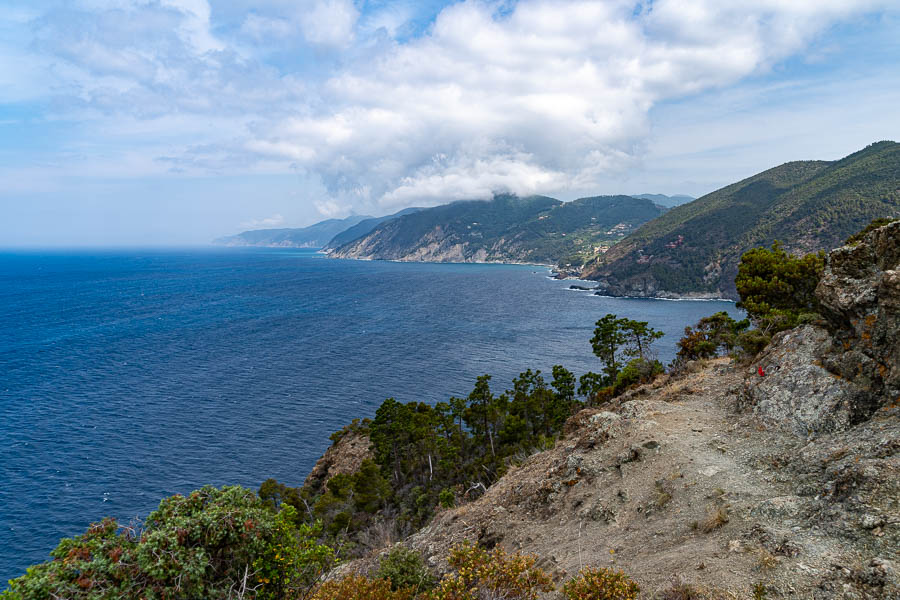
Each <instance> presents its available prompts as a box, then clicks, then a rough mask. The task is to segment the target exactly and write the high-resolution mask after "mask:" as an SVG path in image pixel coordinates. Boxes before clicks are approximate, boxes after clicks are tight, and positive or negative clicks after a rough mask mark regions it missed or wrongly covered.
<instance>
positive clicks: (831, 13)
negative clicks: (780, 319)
mask: <svg viewBox="0 0 900 600" xmlns="http://www.w3.org/2000/svg"><path fill="white" fill-rule="evenodd" d="M365 5H366V3H358V4H354V3H353V2H352V1H351V0H304V1H300V2H297V1H292V0H266V1H255V2H252V3H251V2H249V1H245V0H235V1H234V2H220V1H213V3H212V9H211V8H210V3H209V2H207V1H206V0H159V1H153V2H151V1H149V0H147V1H145V0H104V1H101V0H91V1H88V0H82V1H81V2H80V3H78V4H77V5H74V6H75V8H69V9H65V10H62V9H60V10H56V11H51V12H48V13H47V14H45V15H44V16H43V17H41V18H38V19H36V20H34V21H32V24H33V26H34V30H35V31H36V36H35V40H34V44H33V45H34V47H35V48H37V49H38V50H39V51H40V57H39V58H40V60H39V62H40V64H42V65H52V67H51V66H47V67H46V68H47V69H52V73H53V76H54V78H55V81H54V84H55V85H53V86H52V97H53V98H54V100H56V102H55V103H54V106H56V107H59V106H62V107H63V108H61V109H59V108H58V109H56V110H58V111H59V112H60V113H61V114H62V115H63V116H68V117H70V118H79V119H83V120H85V121H86V122H90V123H91V130H92V131H102V132H103V133H104V135H105V138H104V139H105V140H106V141H107V142H109V141H110V140H113V141H114V142H115V143H114V144H113V146H114V147H118V146H121V145H125V144H129V145H130V147H131V148H132V149H134V148H138V149H137V150H133V152H140V151H145V152H146V153H148V155H147V156H145V157H144V160H138V159H137V158H135V157H134V156H132V155H131V154H129V155H128V156H129V162H128V163H127V164H128V165H138V167H135V168H146V169H150V170H154V169H155V170H157V171H158V170H163V171H165V170H166V169H172V170H175V171H178V172H188V173H191V172H194V173H207V172H215V173H219V172H229V173H231V172H235V171H238V172H253V170H254V169H266V170H269V171H278V169H281V172H290V170H291V169H292V168H297V169H299V170H300V171H303V172H304V173H306V174H312V175H314V176H317V177H318V178H320V179H321V181H322V183H323V184H324V186H325V187H326V189H327V192H328V197H327V198H324V199H318V200H316V201H315V202H313V203H314V204H315V205H316V206H317V207H318V209H319V210H320V212H322V213H323V214H327V215H337V214H341V213H347V212H349V211H350V210H352V209H355V210H357V211H360V212H363V211H368V210H377V209H378V208H383V209H388V208H395V207H398V206H402V205H411V204H418V205H421V204H427V203H437V202H442V201H446V200H448V199H455V198H465V197H476V196H482V197H483V196H487V195H489V194H490V193H491V192H493V191H515V192H520V193H548V194H553V193H560V194H568V195H571V194H575V193H579V192H589V193H597V192H602V191H603V189H600V188H599V186H600V185H601V183H603V182H606V181H609V179H610V178H611V177H616V176H618V175H619V174H621V173H624V172H627V171H628V170H629V169H632V168H634V166H635V165H637V164H639V163H640V160H641V158H642V156H644V155H645V150H646V145H647V141H648V140H649V139H652V138H651V134H652V126H651V118H650V115H651V111H652V110H653V109H654V107H658V106H660V105H661V104H664V103H666V102H670V101H673V100H678V99H684V98H689V97H691V96H692V95H694V94H698V93H702V92H709V91H715V90H721V89H726V88H728V86H732V85H734V84H735V83H736V82H739V81H741V80H743V79H745V78H747V77H748V76H753V75H759V74H764V73H767V72H769V71H770V70H772V69H773V68H776V67H777V65H778V64H779V63H780V62H781V61H783V60H785V59H786V58H789V57H791V56H793V55H795V54H797V53H801V52H803V51H804V50H805V49H806V48H808V47H809V45H810V43H811V42H812V41H813V40H815V39H816V36H818V35H819V34H821V33H822V32H824V31H826V30H827V29H828V28H829V27H831V26H832V25H834V24H835V23H837V22H839V21H841V20H845V19H851V18H854V17H855V16H856V15H860V14H863V13H865V12H866V11H873V10H881V9H882V8H883V7H888V8H890V5H891V3H890V2H887V1H881V2H879V1H876V0H864V1H852V0H815V1H814V0H795V1H788V0H752V1H751V0H734V1H733V2H721V1H720V0H691V1H688V0H656V1H655V2H652V3H649V2H648V3H646V4H645V8H643V9H641V10H639V11H637V12H636V9H635V6H636V4H635V2H634V0H608V1H603V2H599V1H579V0H552V1H551V0H520V1H519V2H517V3H508V2H494V1H488V0H467V1H464V2H461V3H455V4H451V5H449V6H448V7H446V8H445V9H444V10H443V11H442V12H441V13H440V14H439V15H438V17H437V18H436V20H435V22H434V23H433V25H432V26H431V27H430V28H429V29H428V30H427V31H426V32H425V33H424V34H422V35H420V36H419V37H414V38H412V39H410V40H408V41H403V42H398V41H396V40H392V39H390V38H389V37H388V36H390V35H395V34H396V32H397V31H399V30H401V29H403V27H404V20H405V19H409V18H411V17H410V16H409V15H411V14H412V11H411V10H409V7H408V6H406V5H405V4H402V3H401V4H400V5H397V6H395V7H393V8H385V7H383V6H382V5H381V4H379V5H378V10H376V11H374V12H372V11H368V12H367V11H363V14H361V13H360V9H359V8H358V7H362V6H365ZM251 8H252V11H251ZM223 15H224V16H223ZM225 17H227V18H228V19H230V21H229V23H231V28H230V29H229V27H225V26H222V23H221V22H217V18H219V19H223V18H225ZM229 36H230V37H229ZM286 49H289V50H290V51H286ZM276 50H277V52H276ZM270 53H271V54H278V55H279V56H280V57H281V58H279V59H277V61H276V60H275V59H272V60H271V61H270V60H269V56H270ZM286 54H287V55H288V56H287V58H285V57H284V55H286ZM36 61H37V59H36ZM3 62H4V61H3V60H2V56H0V64H3ZM3 82H4V81H3V77H2V76H0V93H3V85H2V84H3ZM32 87H33V86H32ZM60 99H62V101H60ZM72 115H76V116H77V117H72ZM142 122H144V123H152V124H153V126H152V127H149V128H141V127H140V126H139V124H140V123H142ZM685 135H690V133H686V134H685ZM148 137H152V138H153V140H152V143H148V142H147V138H148ZM81 142H84V141H83V140H81ZM87 146H89V144H85V143H82V144H81V145H80V146H79V148H78V149H77V151H78V152H79V153H81V155H83V156H85V157H86V158H85V161H90V160H91V159H96V158H97V156H98V154H96V153H95V154H91V151H90V149H89V148H87ZM66 150H67V151H69V152H72V151H73V150H72V149H71V148H67V149H66ZM113 154H115V150H109V149H106V150H105V151H104V154H103V157H104V158H108V157H109V156H110V155H113ZM106 164H107V165H108V167H106V168H108V169H114V168H115V162H114V161H113V162H108V163H106ZM641 191H645V190H641ZM310 202H312V201H310Z"/></svg>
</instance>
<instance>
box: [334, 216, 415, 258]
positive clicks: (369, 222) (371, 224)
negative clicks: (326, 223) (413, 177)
mask: <svg viewBox="0 0 900 600" xmlns="http://www.w3.org/2000/svg"><path fill="white" fill-rule="evenodd" d="M420 210H422V209H421V208H417V207H411V208H404V209H403V210H401V211H400V212H396V213H394V214H391V215H385V216H383V217H372V218H370V219H364V220H362V221H360V222H359V223H357V224H356V225H354V226H352V227H348V228H347V229H345V230H344V231H342V232H340V233H338V234H337V235H335V236H334V237H333V238H331V240H330V241H329V242H328V243H327V244H325V246H324V247H323V248H322V249H323V250H325V251H326V252H327V251H329V250H334V249H335V248H339V247H341V246H343V245H344V244H346V243H348V242H352V241H353V240H355V239H357V238H361V237H362V236H364V235H366V234H367V233H369V232H370V231H372V230H373V229H375V228H376V227H377V226H378V225H380V224H382V223H384V222H385V221H390V220H391V219H396V218H397V217H402V216H403V215H409V214H412V213H414V212H419V211H420Z"/></svg>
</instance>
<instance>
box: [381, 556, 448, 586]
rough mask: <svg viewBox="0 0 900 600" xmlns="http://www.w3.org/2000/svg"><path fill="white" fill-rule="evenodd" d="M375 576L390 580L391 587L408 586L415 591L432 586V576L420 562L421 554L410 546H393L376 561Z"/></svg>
mask: <svg viewBox="0 0 900 600" xmlns="http://www.w3.org/2000/svg"><path fill="white" fill-rule="evenodd" d="M376 577H378V578H379V579H387V580H388V581H390V582H391V589H393V590H398V589H400V588H410V589H413V590H416V591H424V590H430V589H431V588H433V587H434V583H435V582H434V577H433V576H432V574H431V571H429V570H428V568H427V567H426V566H425V563H424V562H422V556H421V555H420V554H419V553H418V552H416V551H415V550H412V549H410V548H405V547H403V546H394V547H393V548H392V549H391V550H390V552H388V553H387V554H386V555H385V556H383V557H382V558H381V560H380V561H379V563H378V571H376Z"/></svg>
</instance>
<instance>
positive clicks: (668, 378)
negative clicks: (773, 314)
mask: <svg viewBox="0 0 900 600" xmlns="http://www.w3.org/2000/svg"><path fill="white" fill-rule="evenodd" d="M898 269H900V223H893V224H891V225H888V226H886V227H882V228H880V229H877V230H875V231H873V232H871V233H869V234H868V235H867V236H866V237H865V238H864V239H863V240H862V241H860V242H858V243H856V244H854V245H852V246H845V247H842V248H839V249H837V250H834V251H833V252H831V253H830V254H829V255H828V257H827V261H826V267H825V273H824V275H823V277H822V279H821V281H820V283H819V285H818V288H817V289H816V295H817V297H818V299H819V301H820V303H821V305H822V307H823V313H824V319H823V320H821V321H820V322H819V323H817V324H809V325H804V326H802V327H799V328H796V329H793V330H789V331H785V332H782V333H780V334H778V335H777V336H776V337H775V338H774V339H773V341H772V343H771V344H770V345H769V346H768V348H766V349H765V350H764V351H763V352H762V353H761V354H759V355H758V356H757V357H756V358H755V359H754V360H753V361H752V362H744V363H739V362H734V361H732V360H731V359H729V358H719V359H714V360H709V361H702V362H694V363H690V364H688V366H687V367H686V368H685V369H684V370H683V372H682V373H681V374H679V375H677V376H672V375H664V376H662V377H660V378H657V379H656V380H655V381H654V382H653V383H652V384H649V385H645V386H642V387H639V388H637V389H634V390H631V391H629V392H627V393H626V394H624V395H623V396H621V397H619V398H618V399H616V400H615V401H614V402H612V403H610V404H608V405H605V406H602V407H599V408H588V409H585V410H582V411H581V412H579V413H577V414H576V415H574V416H573V417H571V418H570V420H569V422H568V423H567V426H566V433H565V435H564V436H563V438H562V439H560V440H559V441H558V442H557V443H556V445H555V446H554V447H553V448H552V449H550V450H546V451H543V452H538V453H535V454H532V455H531V456H529V457H527V458H523V460H522V461H521V462H520V463H519V464H517V465H516V466H513V467H512V468H511V469H510V470H509V472H508V473H507V474H506V475H505V476H503V477H502V478H501V479H500V480H499V481H497V482H496V483H495V484H494V485H492V486H491V487H490V488H488V489H487V491H486V493H484V494H483V495H481V496H480V497H478V498H477V499H474V500H472V501H469V502H466V503H463V504H461V505H459V506H456V507H454V508H449V509H445V510H442V511H441V512H439V514H438V515H437V516H436V517H435V518H434V519H433V520H432V521H431V523H430V524H428V525H427V526H426V527H424V528H423V529H421V530H419V531H417V532H415V533H413V534H412V535H411V536H410V537H408V538H407V539H406V540H404V541H403V543H404V544H405V545H406V546H408V547H411V548H414V549H416V550H418V551H419V552H420V553H421V554H422V555H423V557H424V559H425V561H426V564H428V565H429V566H430V567H432V568H433V569H434V570H436V571H438V572H441V571H446V570H447V569H448V566H447V556H448V553H449V550H450V548H451V547H453V546H454V545H456V544H458V543H460V542H462V541H464V540H469V541H472V542H477V543H479V544H481V545H483V546H487V547H492V546H495V545H498V544H499V545H501V546H503V547H504V548H506V549H507V550H510V551H521V552H523V553H529V554H536V555H537V556H539V557H540V558H539V561H540V562H539V565H540V566H542V567H543V568H544V569H545V570H546V571H547V572H550V573H552V574H553V576H554V578H555V579H556V580H557V581H559V580H562V579H564V578H565V577H566V576H567V575H569V576H571V575H573V574H575V573H576V572H577V571H578V570H579V569H581V568H583V567H586V566H601V567H606V566H613V567H616V568H619V569H622V570H624V571H625V572H627V573H628V574H629V575H630V576H631V577H633V578H634V579H635V580H636V581H638V582H639V583H640V585H641V588H642V590H644V592H645V595H646V597H648V598H650V597H676V596H660V594H664V593H666V590H669V591H671V590H673V589H675V588H676V587H677V586H678V585H681V586H682V589H684V585H688V586H690V587H691V589H693V590H694V591H695V592H696V593H697V594H698V595H696V596H690V597H699V598H749V597H753V593H765V594H766V596H765V597H769V598H815V599H820V598H821V599H826V598H847V599H863V598H866V599H869V598H871V599H876V598H878V599H881V598H900V556H898V548H900V386H898V383H900V344H898V343H897V340H898V339H900V321H898V319H900V270H898ZM361 444H362V445H363V446H364V445H365V442H364V440H361V439H360V437H359V436H356V435H354V436H345V437H344V438H341V439H340V440H339V441H337V442H336V444H335V445H334V446H333V447H332V449H330V450H329V454H326V457H323V461H326V462H327V463H328V464H327V465H326V464H324V463H323V464H321V465H317V467H316V470H314V473H322V472H330V471H333V466H334V465H336V464H341V462H342V460H343V459H340V458H339V457H340V455H341V454H343V453H344V452H346V453H348V455H349V456H352V457H355V458H354V459H353V460H350V459H348V460H346V461H344V462H346V463H347V464H348V465H352V464H355V463H356V462H358V460H360V458H359V457H360V454H359V453H360V448H361ZM349 468H350V469H351V470H352V466H351V467H349ZM393 541H394V540H389V542H393ZM386 549H387V547H383V548H381V549H376V550H373V552H372V553H371V555H370V556H369V557H367V558H363V559H359V560H356V561H354V562H351V563H349V564H345V565H343V566H342V567H341V568H340V572H341V573H346V572H348V571H358V572H363V573H365V572H367V571H369V570H370V569H372V568H373V565H374V564H375V563H376V562H377V557H378V554H379V552H383V551H384V550H386ZM760 590H763V591H762V592H760ZM654 594H657V595H654ZM677 597H678V598H681V597H688V596H677Z"/></svg>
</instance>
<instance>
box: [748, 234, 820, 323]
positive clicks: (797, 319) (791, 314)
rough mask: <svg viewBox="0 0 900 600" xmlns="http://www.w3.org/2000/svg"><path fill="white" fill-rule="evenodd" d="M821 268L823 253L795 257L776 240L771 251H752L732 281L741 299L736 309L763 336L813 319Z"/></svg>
mask: <svg viewBox="0 0 900 600" xmlns="http://www.w3.org/2000/svg"><path fill="white" fill-rule="evenodd" d="M824 268H825V254H824V253H823V252H818V253H816V254H807V255H806V256H803V257H795V256H792V255H791V254H788V253H787V252H785V250H784V248H783V247H782V246H781V244H779V243H778V242H777V241H776V242H775V243H774V244H772V249H771V250H769V249H766V248H754V249H753V250H750V251H748V252H747V253H745V254H744V255H743V256H742V257H741V262H740V265H738V275H737V279H735V285H736V286H737V290H738V294H740V296H741V300H740V302H738V303H737V306H738V308H743V309H744V310H746V311H747V315H748V316H749V317H750V319H751V320H752V321H753V322H754V324H755V325H756V326H757V327H758V328H759V329H761V330H762V331H763V332H765V333H767V334H770V335H771V334H773V333H775V332H778V331H782V330H784V329H790V328H792V327H796V326H797V325H799V324H800V323H802V322H810V321H813V320H816V319H817V318H818V317H819V315H818V310H819V306H818V300H816V296H815V291H816V285H817V284H818V283H819V279H820V278H821V276H822V271H823V269H824Z"/></svg>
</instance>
